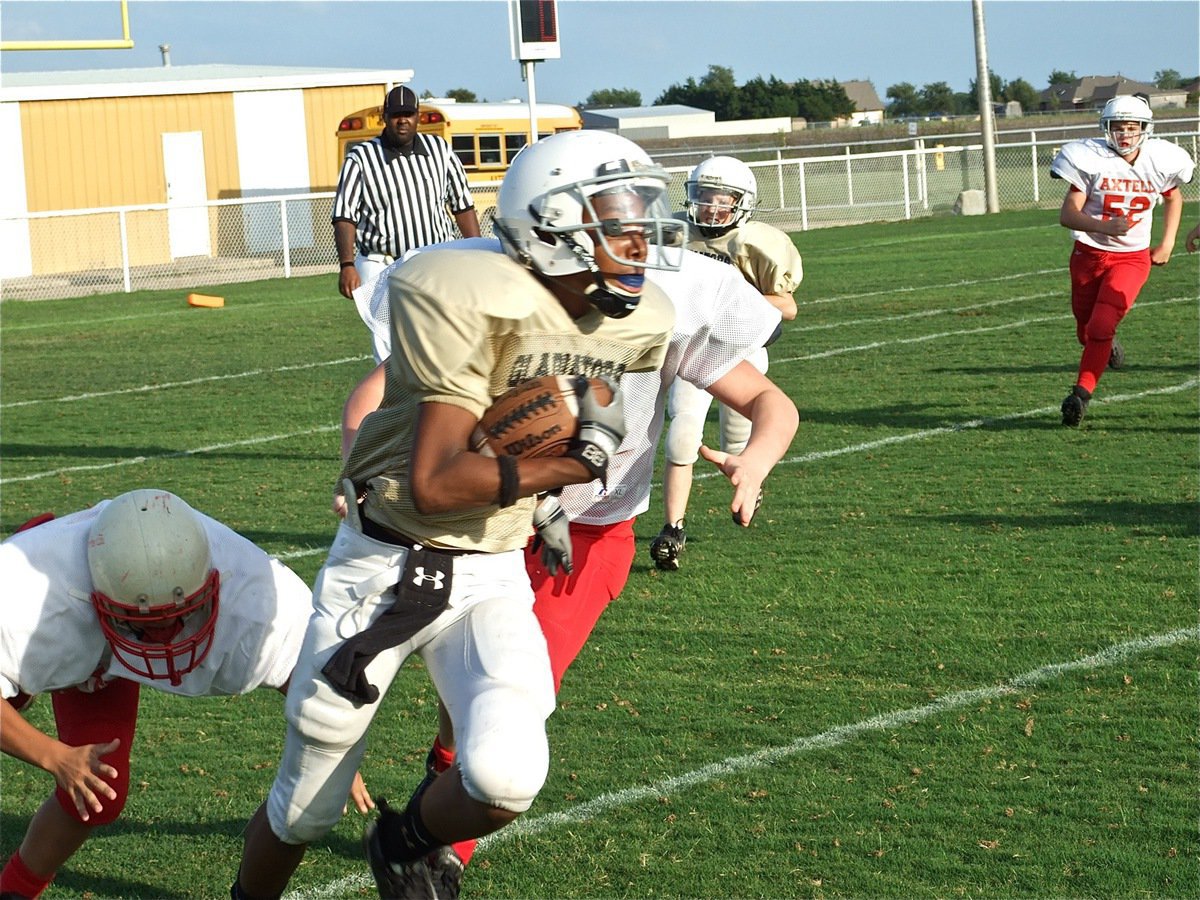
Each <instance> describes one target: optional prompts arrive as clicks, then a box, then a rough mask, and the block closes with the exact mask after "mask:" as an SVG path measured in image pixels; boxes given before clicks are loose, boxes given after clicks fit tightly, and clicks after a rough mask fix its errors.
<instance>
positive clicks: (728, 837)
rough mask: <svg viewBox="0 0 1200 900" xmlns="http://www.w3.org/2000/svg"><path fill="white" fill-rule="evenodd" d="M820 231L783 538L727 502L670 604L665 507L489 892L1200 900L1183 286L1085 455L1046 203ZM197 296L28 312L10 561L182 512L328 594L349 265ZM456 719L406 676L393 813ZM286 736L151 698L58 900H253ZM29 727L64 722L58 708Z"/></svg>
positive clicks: (394, 714)
mask: <svg viewBox="0 0 1200 900" xmlns="http://www.w3.org/2000/svg"><path fill="white" fill-rule="evenodd" d="M1197 214H1198V211H1197V208H1196V205H1195V204H1189V205H1188V207H1187V210H1186V213H1185V219H1184V221H1185V228H1186V227H1188V225H1190V223H1193V222H1194V221H1195V219H1196V216H1197ZM796 240H797V243H798V245H799V247H800V250H801V252H802V254H803V255H804V262H805V280H804V283H803V285H802V286H801V288H800V290H799V291H798V293H797V297H798V299H799V300H800V301H801V312H800V315H799V317H798V318H797V320H796V321H795V322H794V323H791V325H790V327H789V328H788V329H787V330H786V331H785V335H784V337H783V339H782V340H781V341H780V342H779V343H778V344H777V345H775V347H774V348H773V351H772V363H771V375H772V377H773V378H774V379H775V380H776V381H777V383H778V384H780V385H781V386H782V387H783V388H784V389H785V390H786V391H787V392H788V393H789V394H790V395H791V396H792V397H793V398H795V400H796V403H797V405H798V407H799V408H800V412H801V417H802V423H801V427H800V431H799V433H798V434H797V437H796V440H795V442H794V443H793V446H792V449H791V453H790V454H789V456H788V457H787V458H786V459H785V460H784V462H783V463H781V464H780V466H779V467H778V469H777V470H776V472H775V473H774V474H773V475H772V477H771V479H770V480H769V481H768V484H767V489H768V490H767V499H766V504H765V506H764V508H763V511H762V513H761V514H760V516H759V519H758V520H757V521H756V523H755V524H754V525H753V526H752V527H751V528H750V529H748V530H745V531H742V530H738V529H735V528H734V527H733V526H732V525H731V524H730V521H729V514H728V511H727V502H728V491H727V489H726V487H725V486H724V484H723V482H722V480H721V479H719V478H713V477H711V476H709V473H704V475H705V476H706V477H703V478H701V479H699V480H698V481H697V484H696V489H695V491H694V493H693V497H692V507H691V511H690V516H689V520H688V526H689V527H688V534H689V544H688V547H687V551H686V553H685V555H684V567H683V569H682V570H681V571H679V572H678V573H670V574H664V573H660V572H657V571H655V570H654V569H653V568H652V567H651V566H650V564H649V559H648V556H647V555H646V552H645V545H646V544H647V543H648V542H649V539H650V538H651V537H652V536H653V535H654V534H655V533H656V532H657V531H658V528H659V524H660V522H659V515H660V507H659V506H658V505H657V498H656V501H655V505H654V506H652V508H651V511H650V513H649V514H647V515H646V516H645V517H644V518H643V519H642V520H641V521H640V522H639V523H638V528H637V531H638V536H639V539H640V541H641V544H642V547H641V550H640V555H639V558H638V561H637V563H636V565H635V567H634V571H633V573H632V576H631V578H630V581H629V586H628V589H627V590H626V592H625V594H624V595H623V596H622V597H621V599H620V600H619V601H618V602H616V603H614V604H613V606H612V607H611V608H610V610H609V611H608V612H607V613H606V615H605V617H604V618H603V619H602V620H601V622H600V624H599V626H598V628H597V631H596V633H595V635H594V638H593V640H592V642H591V643H590V644H589V645H588V646H587V647H586V648H585V649H584V651H583V653H582V654H581V656H580V658H579V660H578V662H577V663H576V664H575V666H574V668H573V669H572V670H571V671H570V672H569V673H568V675H567V678H566V681H565V683H564V686H563V691H562V693H561V695H560V707H559V710H558V711H557V712H556V714H555V715H554V716H553V717H552V718H551V720H550V722H549V731H550V739H551V753H552V765H551V773H550V778H549V781H548V782H547V784H546V787H545V789H544V790H543V791H542V794H541V796H540V797H539V799H538V801H537V802H536V803H535V805H534V807H533V809H532V810H531V811H530V812H529V813H528V814H527V815H526V816H525V817H524V818H523V819H522V820H520V821H519V822H518V823H517V825H515V826H513V827H512V828H510V829H508V830H507V831H506V832H501V833H499V834H497V835H495V836H493V837H492V838H491V839H490V840H488V841H487V842H485V844H484V845H483V846H482V847H481V849H480V850H479V852H478V854H477V855H476V858H475V862H474V863H473V864H472V866H471V867H470V868H469V869H468V872H467V876H466V879H465V882H464V891H463V896H464V897H547V898H549V897H673V898H691V897H818V898H821V897H846V898H851V897H897V898H905V900H908V898H913V897H931V898H933V897H938V898H943V897H951V898H952V897H985V898H993V897H1014V896H1019V897H1046V898H1050V897H1055V898H1057V897H1095V898H1108V897H1130V898H1135V897H1136V898H1147V897H1150V898H1160V897H1195V896H1200V877H1198V872H1200V869H1198V864H1200V842H1198V840H1197V827H1196V823H1197V820H1198V813H1200V803H1198V802H1197V783H1198V780H1197V756H1196V726H1197V718H1198V717H1197V683H1196V672H1197V665H1196V664H1197V645H1198V640H1200V629H1198V626H1197V604H1198V599H1200V590H1198V587H1197V571H1196V564H1197V558H1198V550H1200V542H1198V540H1197V532H1198V527H1197V526H1198V516H1197V510H1198V506H1197V447H1198V445H1197V435H1198V432H1200V428H1198V418H1197V387H1198V384H1200V379H1198V369H1200V348H1198V346H1197V345H1198V335H1200V314H1198V304H1197V299H1198V294H1200V291H1198V271H1200V270H1198V265H1197V258H1196V257H1188V256H1187V255H1186V254H1185V253H1184V252H1183V248H1182V246H1179V247H1178V248H1177V254H1176V256H1175V258H1174V259H1173V260H1172V261H1171V263H1170V265H1169V266H1167V267H1166V268H1162V269H1155V270H1154V271H1153V272H1152V274H1151V278H1150V281H1149V283H1148V284H1147V286H1146V288H1145V289H1144V290H1143V292H1142V295H1141V298H1140V300H1139V302H1138V304H1137V306H1136V307H1135V308H1134V310H1133V312H1132V313H1131V314H1130V315H1129V317H1128V318H1127V319H1126V320H1125V322H1124V323H1123V324H1122V327H1121V338H1122V341H1123V343H1124V344H1125V347H1126V351H1127V355H1128V364H1127V367H1126V369H1125V370H1123V371H1120V372H1109V373H1108V374H1107V375H1106V376H1105V377H1104V379H1103V381H1102V382H1101V384H1100V387H1099V390H1098V392H1097V394H1096V399H1095V400H1094V401H1093V402H1092V404H1091V407H1090V409H1089V411H1088V415H1087V417H1086V418H1085V419H1084V422H1083V425H1082V427H1080V428H1079V429H1078V430H1072V429H1066V428H1063V427H1062V426H1061V425H1060V424H1059V413H1058V406H1059V403H1060V402H1061V400H1062V398H1063V396H1065V394H1066V392H1067V390H1068V388H1069V386H1070V385H1071V383H1072V382H1073V380H1074V374H1075V367H1076V364H1077V360H1078V346H1077V344H1076V342H1075V336H1074V325H1073V321H1072V319H1071V316H1070V312H1069V304H1068V282H1067V273H1066V263H1067V255H1068V252H1069V235H1068V234H1067V232H1066V231H1065V230H1064V229H1062V228H1060V227H1058V225H1057V217H1056V215H1055V213H1053V212H1045V211H1042V212H1020V213H1005V214H1001V215H995V216H986V217H977V218H948V217H938V218H932V219H926V220H921V221H914V222H908V223H900V224H890V225H868V226H856V227H845V228H831V229H825V230H816V231H810V232H807V233H803V234H799V235H797V236H796ZM205 292H206V293H212V294H220V295H222V296H224V297H225V298H226V306H225V308H224V309H221V310H206V309H191V308H188V307H187V306H186V305H185V303H184V294H185V293H186V292H157V293H151V292H147V293H139V294H132V295H117V296H99V297H92V298H88V299H80V300H66V301H43V302H38V303H12V302H9V303H5V304H4V305H3V308H2V309H0V315H2V326H3V327H2V338H0V351H2V356H0V366H2V373H0V374H2V376H3V395H2V398H0V412H2V416H3V418H2V425H3V440H2V462H3V469H2V472H0V476H2V477H0V487H2V490H3V509H2V521H0V526H2V530H3V533H4V534H8V533H10V532H11V531H12V530H13V529H14V528H15V527H16V526H17V525H19V524H20V523H21V522H22V521H24V520H25V519H26V518H27V517H29V516H31V515H33V514H35V513H38V512H41V511H43V510H47V509H50V510H55V511H58V512H67V511H71V510H74V509H77V508H81V507H83V506H86V505H89V504H91V503H93V502H95V501H97V500H99V499H101V498H103V497H106V496H112V495H114V494H117V493H120V492H122V491H124V490H128V489H130V488H132V487H137V486H160V487H165V488H169V489H171V490H174V491H176V492H177V493H179V494H181V495H182V496H183V497H185V498H186V499H188V500H189V501H190V502H192V503H194V504H195V505H196V506H197V507H199V508H200V509H202V510H204V511H206V512H208V513H209V514H211V515H214V516H216V517H217V518H220V519H222V520H223V521H225V522H226V523H228V524H229V525H231V526H232V527H234V528H236V529H237V530H239V531H241V532H242V533H243V534H245V535H246V536H248V537H250V538H251V539H253V540H255V541H257V542H258V543H259V544H260V545H262V546H263V547H264V548H266V549H267V550H268V551H270V552H272V553H275V554H278V555H279V556H280V557H282V558H283V559H285V560H286V561H287V562H288V563H289V564H290V565H292V566H293V567H294V568H295V569H296V570H297V571H298V572H299V573H300V574H301V575H302V576H303V577H304V578H306V579H307V580H309V581H310V582H311V580H312V578H313V576H314V575H315V573H316V571H317V569H318V567H319V566H320V563H321V561H322V559H323V553H324V549H325V547H326V546H327V544H328V542H329V540H330V538H331V535H332V532H333V529H334V525H335V520H334V518H333V516H332V515H331V514H330V513H329V511H328V505H329V504H328V498H329V494H330V489H331V486H332V480H333V478H334V477H335V475H336V473H337V456H338V431H337V424H338V421H339V415H340V410H341V404H342V401H343V399H344V398H345V395H346V393H347V391H348V390H349V388H350V387H351V385H352V384H353V383H354V382H355V381H356V380H357V379H358V378H359V377H360V376H361V375H362V374H363V373H364V372H365V371H366V370H367V369H368V367H369V365H370V359H369V352H370V347H369V341H368V339H367V335H366V332H365V329H364V328H363V327H362V325H361V323H360V322H359V321H358V319H357V316H356V315H355V313H354V311H353V309H352V308H351V305H350V304H349V303H348V302H347V301H345V300H343V299H341V298H340V297H339V296H337V294H336V291H335V282H334V276H333V275H332V274H331V275H329V276H325V277H321V278H315V279H300V280H294V281H286V282H285V281H273V282H263V283H255V284H237V285H228V286H223V287H218V288H206V289H205ZM710 426H711V427H715V414H714V422H712V423H710ZM698 471H702V470H699V469H698ZM20 601H21V598H20V597H15V596H9V597H7V598H6V599H5V600H4V601H3V602H4V603H19V602H20ZM434 706H435V698H434V696H433V694H432V692H431V689H430V687H429V685H428V682H427V679H426V677H425V674H424V672H423V671H422V670H421V669H420V668H419V667H418V666H417V665H415V664H412V665H410V666H409V667H408V668H407V669H406V670H405V672H404V673H402V676H401V677H400V678H399V679H398V680H397V682H396V684H395V686H394V688H393V691H392V693H391V694H389V696H388V697H387V698H386V700H385V701H384V704H383V708H382V710H381V712H380V714H379V716H378V718H377V719H376V723H375V726H374V728H373V730H372V733H371V743H370V749H369V753H368V758H367V761H366V764H365V767H364V775H365V777H366V779H367V782H368V784H369V785H370V786H371V787H372V788H373V789H374V790H375V791H377V792H379V793H383V794H384V795H385V796H387V797H389V798H393V797H395V798H397V799H402V798H404V797H406V796H407V795H408V793H409V791H410V790H411V787H412V786H413V785H414V784H415V782H416V780H417V779H418V778H419V777H420V771H421V766H422V763H423V759H424V754H425V750H426V749H427V747H428V744H429V741H430V739H431V737H432V735H433V731H434V727H435V719H434ZM281 709H282V700H281V698H280V697H279V696H278V695H276V694H275V693H274V692H270V691H259V692H256V694H254V695H251V696H246V697H240V698H231V699H221V700H200V701H179V700H175V699H172V698H169V697H167V696H166V695H164V694H162V693H160V692H156V691H145V692H143V704H142V720H141V723H140V727H139V731H138V740H137V743H136V744H135V746H134V756H133V764H134V767H135V771H134V773H133V778H132V782H133V785H134V788H133V793H132V796H131V798H130V801H129V804H128V806H127V808H126V812H125V815H124V816H123V817H122V819H121V820H120V821H119V822H117V823H116V824H115V825H114V826H112V827H111V828H110V829H109V830H108V832H107V833H106V834H104V835H103V836H97V837H96V838H95V839H93V840H92V841H91V842H89V843H88V844H87V845H85V847H84V848H83V850H81V851H80V852H79V853H78V854H77V855H76V856H75V857H74V859H73V860H72V861H71V863H70V864H69V865H68V867H67V868H66V869H65V870H64V871H63V872H62V873H61V874H60V875H59V878H58V880H57V882H56V883H55V884H54V886H52V888H51V889H50V891H49V892H48V893H47V894H46V896H47V897H48V898H58V897H88V898H99V897H143V898H149V897H196V898H204V897H213V898H216V897H221V896H228V887H229V884H230V882H231V880H232V879H233V877H234V874H235V871H236V868H237V863H238V859H239V856H240V853H241V829H242V826H243V825H244V823H245V821H246V819H247V818H248V817H249V815H250V814H251V812H253V810H254V809H255V807H256V806H257V805H258V803H259V802H260V800H261V799H262V797H263V796H264V795H265V793H266V791H267V789H268V787H269V785H270V781H271V778H272V776H273V772H274V768H275V765H276V763H277V761H278V753H279V749H280V746H281V743H282V737H283V720H282V715H281ZM29 715H30V717H31V719H32V720H33V721H34V722H35V723H36V724H38V725H39V726H41V727H44V728H52V719H51V716H50V704H49V702H48V699H47V698H44V697H43V698H41V699H40V700H39V701H38V703H37V704H35V706H34V707H33V709H32V711H31V712H30V714H29ZM0 777H2V779H3V780H2V782H0V788H2V798H0V851H2V852H3V854H4V856H5V857H7V855H8V854H9V853H10V852H11V851H12V850H13V849H14V847H15V846H16V845H17V844H18V842H19V841H20V838H21V835H22V833H23V831H24V828H25V825H26V823H27V822H28V819H29V816H30V815H31V814H32V812H33V811H34V810H35V809H36V808H37V806H38V804H39V803H40V802H41V800H42V798H43V797H44V796H45V795H46V793H47V792H48V791H49V790H50V789H51V787H52V785H51V780H50V779H49V778H48V777H47V776H46V775H45V774H44V773H42V772H40V771H36V770H34V769H32V768H30V767H28V766H25V765H23V764H20V763H17V762H16V761H14V760H12V759H10V758H7V757H5V758H3V760H2V761H0ZM360 830H361V822H360V821H359V818H358V816H357V815H355V814H352V815H350V816H348V817H347V819H346V820H344V821H343V822H342V823H341V824H340V825H339V826H338V828H337V829H336V830H335V831H334V832H333V833H332V834H331V835H330V836H329V838H328V839H327V840H326V841H324V842H322V843H320V844H318V845H314V846H313V847H312V849H311V850H310V852H309V854H308V856H307V858H306V861H305V863H304V865H303V866H302V867H301V869H300V870H299V871H298V872H297V874H296V876H295V878H294V879H293V881H292V885H291V888H292V891H293V892H294V893H293V896H296V897H311V898H332V897H370V896H374V893H375V892H374V886H373V884H372V882H371V880H370V876H369V873H368V871H367V868H366V864H365V862H364V860H363V858H362V855H361V850H360V847H359V834H360Z"/></svg>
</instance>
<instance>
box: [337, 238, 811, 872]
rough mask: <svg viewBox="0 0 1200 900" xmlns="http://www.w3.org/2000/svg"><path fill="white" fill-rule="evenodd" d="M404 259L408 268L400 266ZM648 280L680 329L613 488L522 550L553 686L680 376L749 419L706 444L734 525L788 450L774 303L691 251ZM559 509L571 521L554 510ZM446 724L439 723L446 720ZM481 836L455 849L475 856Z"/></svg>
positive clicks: (382, 334)
mask: <svg viewBox="0 0 1200 900" xmlns="http://www.w3.org/2000/svg"><path fill="white" fill-rule="evenodd" d="M449 247H472V248H476V249H479V250H480V251H486V250H487V249H492V250H493V251H495V252H498V251H499V249H500V247H499V244H498V243H497V242H491V243H490V244H489V242H488V241H487V240H486V239H469V240H462V241H456V242H452V243H450V244H446V245H441V247H428V248H425V249H424V250H423V251H418V252H424V253H434V252H440V251H441V250H442V249H444V248H449ZM396 265H399V266H403V265H404V263H403V262H402V263H397V264H396ZM647 279H648V280H650V281H653V282H654V283H655V284H656V285H658V286H659V287H660V288H662V289H663V291H665V292H666V294H667V296H668V297H670V298H671V302H672V304H673V305H674V306H675V310H676V320H675V329H674V331H673V333H672V335H671V342H670V346H669V348H668V350H667V355H666V360H665V361H664V363H663V366H662V368H661V369H660V370H659V371H657V372H653V373H628V374H626V375H624V376H623V377H622V378H621V385H620V390H621V393H622V395H623V396H624V407H625V425H626V437H625V440H624V441H623V442H622V444H621V448H620V450H619V451H618V452H617V454H616V455H615V456H614V457H613V458H612V459H611V460H610V462H609V469H608V482H607V487H606V488H605V487H602V486H601V485H600V483H599V482H591V483H589V484H577V485H569V486H567V487H565V488H563V490H562V492H561V494H560V495H559V498H558V501H557V502H554V501H543V504H542V505H541V506H539V508H538V513H539V515H538V516H536V517H535V523H536V524H537V525H538V529H537V538H535V540H533V541H532V542H531V543H530V544H529V545H528V546H527V547H526V551H525V567H526V569H527V571H528V573H529V577H530V580H531V582H532V585H533V591H534V597H535V601H534V607H533V610H534V614H535V615H536V616H537V620H538V624H539V625H540V627H541V630H542V633H543V634H544V635H545V638H546V644H547V647H548V650H549V653H550V666H551V671H552V673H553V677H554V687H555V690H556V691H557V690H558V688H559V686H560V685H561V683H562V679H563V675H564V673H565V672H566V670H567V668H568V667H569V666H570V665H571V663H572V662H573V661H574V660H575V658H576V657H577V656H578V655H579V652H580V650H581V649H582V648H583V646H584V644H585V642H586V641H587V639H588V637H589V635H590V634H591V632H592V629H593V628H594V627H595V625H596V622H597V621H598V620H599V618H600V615H601V614H602V613H603V612H604V610H605V609H606V608H607V607H608V604H609V603H610V602H612V601H613V600H615V599H616V598H617V597H618V596H619V595H620V594H621V592H622V590H624V588H625V582H626V581H627V580H628V577H629V571H630V568H631V566H632V565H633V560H634V556H635V553H636V547H635V544H634V530H633V528H634V521H635V519H636V518H637V516H639V515H641V514H642V513H643V512H645V511H646V509H647V508H648V507H649V498H650V484H651V479H652V476H653V472H654V461H655V451H656V448H657V446H658V441H659V438H660V437H661V435H662V431H663V423H664V416H665V410H666V406H667V395H668V392H669V391H670V390H671V386H672V385H673V384H678V383H679V382H680V380H681V379H682V380H684V381H686V382H687V384H688V385H689V386H694V387H695V389H697V390H703V391H706V392H708V393H707V394H706V395H711V396H712V397H715V398H716V399H717V400H719V401H720V402H722V403H726V404H728V405H729V406H730V407H732V408H733V409H735V410H739V411H740V412H741V413H742V414H744V415H746V416H747V417H748V419H749V420H750V421H751V422H752V423H753V426H754V428H753V432H752V434H751V436H750V438H749V440H748V442H747V444H746V446H745V447H744V448H743V450H742V452H741V454H738V455H733V454H727V453H724V452H720V451H714V450H710V449H709V448H707V447H705V448H703V449H702V450H701V453H702V454H703V455H704V458H705V459H707V460H709V461H710V462H712V463H714V464H715V465H717V466H718V467H719V468H720V470H721V471H722V473H723V474H724V475H725V476H726V477H727V478H728V479H729V481H730V483H731V485H732V487H733V496H732V498H731V501H730V511H731V512H732V514H733V517H734V520H735V522H737V523H738V524H740V525H743V526H745V525H748V524H749V523H750V520H751V518H752V516H753V515H754V511H755V507H756V500H757V497H758V492H759V490H760V488H761V485H762V482H763V479H765V478H766V476H767V473H768V472H769V471H770V470H771V468H772V467H773V466H774V465H775V463H777V462H778V461H779V460H780V459H781V458H782V456H783V454H784V453H785V452H786V451H787V448H788V445H789V444H790V442H791V439H792V437H793V435H794V434H795V431H796V427H797V423H798V417H797V413H796V407H795V405H794V404H793V403H792V402H791V400H789V399H788V398H787V397H786V396H785V395H784V394H783V393H782V392H781V391H780V390H779V389H778V388H777V387H776V386H775V385H774V384H772V383H771V381H770V380H769V379H768V378H767V377H766V376H765V375H764V374H763V373H762V372H761V371H760V370H759V369H758V367H757V366H756V365H755V364H754V362H753V360H752V357H753V356H754V354H755V352H756V348H761V347H762V345H763V344H764V343H765V342H766V341H767V339H768V338H769V337H770V335H771V334H772V333H774V331H775V330H776V329H777V328H778V326H779V322H780V314H779V311H778V309H776V308H775V307H773V306H772V305H771V304H770V303H768V302H767V301H766V300H765V299H764V298H763V297H762V295H761V294H760V293H759V292H757V291H756V290H754V288H752V287H751V286H750V285H749V284H747V283H746V280H745V279H744V278H743V277H742V275H741V274H740V273H739V272H738V271H737V270H736V269H735V268H733V267H732V266H729V265H727V264H725V263H721V262H718V261H716V260H714V259H711V258H708V257H705V256H703V255H701V254H698V253H694V252H692V251H685V253H684V255H683V260H682V265H681V266H680V268H679V269H678V271H657V270H656V271H651V272H648V273H647ZM367 292H368V293H370V294H372V296H370V297H363V298H361V302H360V304H359V306H360V309H363V310H366V311H367V314H366V315H364V320H365V321H366V322H367V324H368V325H369V326H370V327H371V330H372V333H373V334H374V335H375V339H376V346H380V345H382V346H383V349H384V353H385V354H386V352H387V347H388V337H387V332H388V325H387V311H386V304H385V303H383V302H382V294H383V292H385V289H384V288H381V287H372V286H369V285H368V286H367ZM379 381H380V378H379V371H378V370H377V371H376V372H375V373H372V374H371V375H369V376H368V377H367V378H366V379H364V381H363V382H361V383H360V384H359V386H358V387H357V388H356V389H355V391H354V392H353V393H352V395H351V397H350V398H349V400H348V401H347V404H346V411H345V415H344V417H343V451H345V449H346V448H347V447H348V446H349V443H350V441H352V440H353V436H354V431H355V429H356V427H357V424H358V422H359V421H360V420H361V419H362V417H363V415H364V414H365V413H366V411H368V410H370V409H372V408H374V406H375V405H376V404H377V403H378V402H379V399H380V390H381V388H380V384H379ZM547 505H550V506H551V507H552V508H553V509H554V510H557V509H559V508H561V510H563V511H565V513H566V516H567V517H568V518H569V528H567V527H566V524H567V520H566V519H563V518H556V517H555V513H554V512H548V511H547V509H546V507H547ZM444 725H445V723H444V721H443V726H444ZM452 742H453V737H452V734H451V732H450V731H449V729H447V728H445V727H443V729H442V733H441V735H440V736H439V738H438V739H437V740H436V741H435V742H434V746H433V749H432V750H431V752H430V755H429V760H428V763H429V767H430V771H431V773H432V772H440V771H445V770H447V769H449V768H450V766H451V765H452V762H453V758H454V752H453V749H452ZM473 847H474V844H473V842H469V843H465V844H464V843H458V844H455V846H454V849H455V851H456V853H457V854H458V855H459V856H460V857H461V858H462V859H463V860H469V859H470V856H471V852H472V850H473Z"/></svg>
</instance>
